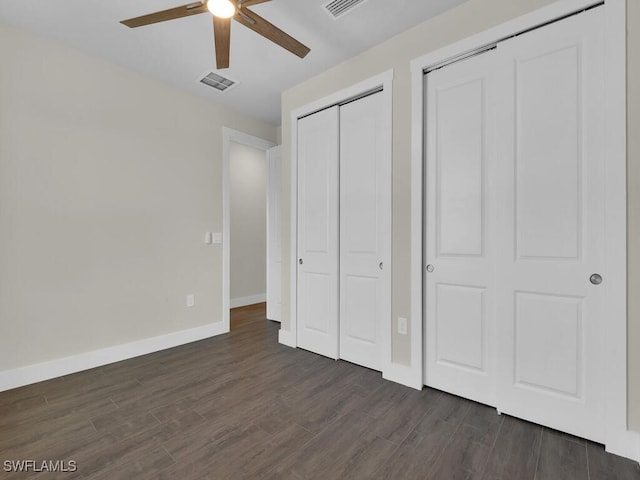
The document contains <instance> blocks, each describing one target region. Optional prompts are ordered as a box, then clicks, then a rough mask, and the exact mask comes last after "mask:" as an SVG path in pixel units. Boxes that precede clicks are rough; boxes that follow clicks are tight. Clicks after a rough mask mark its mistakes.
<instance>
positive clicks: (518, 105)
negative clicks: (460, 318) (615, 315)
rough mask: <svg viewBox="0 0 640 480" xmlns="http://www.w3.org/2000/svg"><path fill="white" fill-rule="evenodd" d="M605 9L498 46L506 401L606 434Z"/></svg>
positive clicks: (534, 414)
mask: <svg viewBox="0 0 640 480" xmlns="http://www.w3.org/2000/svg"><path fill="white" fill-rule="evenodd" d="M603 19H604V12H603V9H602V8H596V9H592V10H589V11H587V12H584V13H581V14H578V15H574V16H573V17H570V18H567V19H565V20H562V21H560V22H557V23H554V24H551V25H548V26H546V27H544V28H541V29H539V30H534V31H532V32H529V33H527V34H525V35H521V36H518V37H515V38H513V39H511V40H508V41H505V42H504V43H502V44H500V45H499V47H498V50H499V51H500V52H501V54H502V55H504V57H505V58H506V59H507V63H506V72H505V75H504V76H503V77H502V78H503V79H504V81H503V82H502V83H501V84H500V86H499V89H500V90H501V91H502V92H503V94H504V102H503V103H502V104H501V111H500V116H499V124H500V125H502V127H501V131H503V132H504V135H502V136H501V137H500V139H501V142H502V143H501V145H500V148H501V150H500V159H501V165H500V169H499V174H500V178H499V184H500V186H501V187H502V188H501V189H500V198H499V205H501V206H502V207H503V208H501V210H500V211H499V214H500V215H501V219H500V223H501V225H502V231H501V234H500V246H499V251H500V256H499V263H498V272H499V275H498V282H499V286H498V288H499V291H498V294H499V297H500V303H499V310H498V317H497V319H498V337H497V345H498V347H499V350H498V357H499V359H500V362H499V369H500V378H501V379H502V381H501V382H500V383H499V390H498V396H499V399H500V403H499V408H500V409H501V410H502V411H504V412H506V413H509V414H513V415H517V416H520V417H523V418H526V419H528V420H532V421H534V422H537V423H542V424H545V425H550V426H552V427H553V428H556V429H558V430H562V431H565V432H569V433H572V434H574V435H578V436H580V437H585V438H590V439H592V440H596V441H602V439H603V434H604V431H603V430H604V429H603V414H604V411H603V410H604V398H605V395H606V392H605V391H604V388H603V385H604V382H603V375H604V374H605V372H603V371H602V358H603V356H604V355H605V354H606V353H605V352H604V349H603V341H602V339H603V338H604V337H605V335H606V328H605V326H606V318H607V315H606V311H604V309H603V294H604V289H605V288H606V281H607V275H606V271H605V263H604V239H605V218H604V204H605V196H604V192H605V191H604V187H605V183H604V182H605V178H606V172H605V165H606V152H605V149H604V143H603V132H604V128H605V123H604V119H605V108H604V106H605V104H604V102H605V96H604V76H605V73H606V72H605V66H604V53H603V47H604V22H603ZM601 278H603V279H604V280H603V281H604V283H603V284H602V285H600V284H599V282H600V279H601Z"/></svg>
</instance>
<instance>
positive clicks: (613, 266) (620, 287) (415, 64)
mask: <svg viewBox="0 0 640 480" xmlns="http://www.w3.org/2000/svg"><path fill="white" fill-rule="evenodd" d="M602 3H604V6H602V7H600V8H604V11H605V32H606V34H605V59H606V60H605V62H606V69H607V72H608V75H607V78H606V86H605V95H606V98H607V101H606V131H605V144H606V145H605V149H606V154H607V178H606V183H607V185H608V188H607V190H606V219H607V220H606V221H607V225H606V230H607V239H606V262H607V271H608V274H607V285H606V287H607V289H606V293H605V295H606V305H607V307H606V308H607V311H608V322H609V324H608V328H607V330H608V336H607V338H606V339H605V342H606V355H605V357H606V358H607V363H606V365H603V366H602V368H604V369H605V371H606V376H605V377H606V378H607V382H608V383H607V385H603V390H604V391H606V392H608V398H607V399H606V407H605V423H606V425H607V431H606V434H605V438H606V449H607V451H609V452H613V453H616V454H618V455H622V456H625V457H627V458H632V459H635V460H637V461H640V434H637V433H635V432H631V431H629V430H627V333H626V331H627V295H626V291H627V278H626V273H627V255H626V251H627V249H626V225H627V219H626V211H627V205H626V202H627V194H626V162H627V152H626V125H627V124H626V2H625V0H604V2H603V1H602V0H558V1H557V2H555V3H553V4H551V5H549V6H547V7H544V8H541V9H539V10H536V11H534V12H532V13H529V14H526V15H523V16H521V17H518V18H516V19H513V20H511V21H508V22H506V23H504V24H502V25H499V26H497V27H494V28H491V29H489V30H487V31H485V32H482V33H479V34H477V35H474V36H472V37H469V38H467V39H464V40H461V41H459V42H456V43H454V44H452V45H449V46H447V47H444V48H442V49H439V50H437V51H434V52H432V53H429V54H427V55H424V56H422V57H420V58H417V59H415V60H413V61H412V62H411V76H412V84H411V89H412V90H411V91H412V132H411V136H412V154H411V155H412V158H411V172H412V174H411V182H412V184H411V258H412V259H413V261H412V263H411V332H412V338H411V342H412V345H411V347H412V348H411V352H412V358H411V370H412V376H413V377H414V378H413V381H414V382H420V384H422V383H423V354H424V352H423V347H424V336H423V297H422V292H423V285H422V282H423V268H424V265H423V253H422V252H423V251H422V248H423V230H422V222H423V206H422V191H423V190H422V188H423V163H422V162H423V132H424V118H423V108H424V107H423V106H424V89H423V88H424V87H423V85H424V83H423V76H424V72H425V71H426V70H428V69H430V68H432V67H434V66H437V65H442V64H444V63H447V62H449V61H451V60H452V59H456V58H460V57H463V56H465V55H468V54H469V53H470V52H473V51H476V50H479V49H481V48H482V47H485V46H487V45H490V44H492V43H495V42H497V41H500V40H503V39H506V38H508V37H511V36H513V35H515V34H517V33H521V32H524V31H526V30H528V29H531V28H535V27H538V26H541V25H544V24H545V23H548V22H550V21H554V20H557V19H560V18H563V17H565V16H567V15H570V14H573V13H576V12H579V11H581V10H584V9H585V8H589V7H592V6H595V5H599V4H602ZM611 186H615V188H611Z"/></svg>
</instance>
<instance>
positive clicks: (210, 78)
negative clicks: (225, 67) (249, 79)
mask: <svg viewBox="0 0 640 480" xmlns="http://www.w3.org/2000/svg"><path fill="white" fill-rule="evenodd" d="M200 83H204V84H205V85H208V86H209V87H213V88H215V89H216V90H219V91H220V92H224V91H226V90H229V89H230V88H231V87H233V86H234V85H236V84H237V83H238V82H236V81H234V80H230V79H228V78H225V77H223V76H221V75H218V74H217V73H213V72H209V73H207V74H206V75H204V76H203V77H202V78H201V79H200Z"/></svg>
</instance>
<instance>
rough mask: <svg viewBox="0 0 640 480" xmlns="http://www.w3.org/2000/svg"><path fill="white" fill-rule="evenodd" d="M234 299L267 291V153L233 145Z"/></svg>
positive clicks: (231, 197)
mask: <svg viewBox="0 0 640 480" xmlns="http://www.w3.org/2000/svg"><path fill="white" fill-rule="evenodd" d="M229 177H230V180H231V189H230V195H229V197H230V210H231V218H230V224H231V226H230V230H229V234H230V247H229V248H230V276H231V285H230V292H231V303H232V305H233V301H234V300H236V299H240V298H243V297H250V296H255V295H265V294H266V293H267V154H266V152H265V151H263V150H259V149H257V148H253V147H249V146H247V145H242V144H239V143H235V142H231V145H230V148H229Z"/></svg>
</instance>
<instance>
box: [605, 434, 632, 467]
mask: <svg viewBox="0 0 640 480" xmlns="http://www.w3.org/2000/svg"><path fill="white" fill-rule="evenodd" d="M605 450H606V451H607V452H609V453H613V454H615V455H619V456H621V457H625V458H630V459H631V460H635V461H636V462H638V463H640V433H636V432H632V431H630V430H627V431H625V432H622V433H620V434H616V435H614V438H611V437H609V438H607V443H606V445H605Z"/></svg>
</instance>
